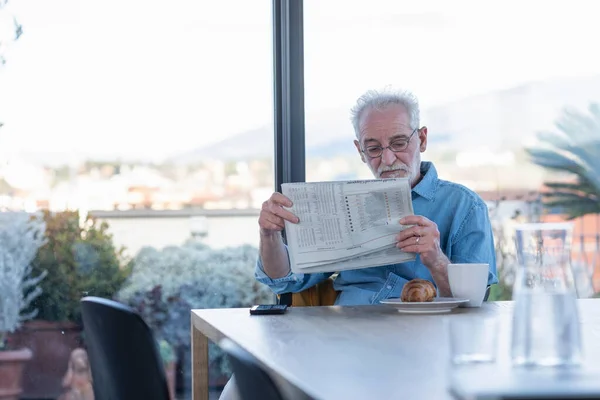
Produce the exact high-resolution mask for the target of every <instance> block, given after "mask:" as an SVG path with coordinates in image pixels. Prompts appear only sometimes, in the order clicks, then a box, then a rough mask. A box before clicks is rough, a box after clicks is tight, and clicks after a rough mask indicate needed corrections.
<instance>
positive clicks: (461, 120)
mask: <svg viewBox="0 0 600 400" xmlns="http://www.w3.org/2000/svg"><path fill="white" fill-rule="evenodd" d="M590 102H599V103H600V75H596V76H592V77H578V78H557V79H552V80H546V81H539V82H531V83H528V84H525V85H520V86H517V87H513V88H510V89H506V90H499V91H494V92H489V93H485V94H481V95H476V96H471V97H467V98H464V99H460V100H456V101H453V102H450V103H446V104H442V105H439V106H435V107H430V108H426V109H423V110H422V111H421V124H422V125H426V126H427V127H428V128H429V145H430V146H429V149H430V150H432V149H433V150H439V148H440V147H441V146H442V145H443V150H444V151H478V150H479V149H482V148H484V149H488V150H489V151H492V152H501V151H506V150H516V149H520V148H522V147H523V145H524V144H525V143H527V142H528V141H530V140H532V138H533V137H534V135H535V133H536V132H538V131H540V130H549V129H553V126H554V121H555V120H556V118H558V117H559V116H560V114H561V112H562V110H563V109H564V108H565V107H569V108H576V109H579V110H582V111H585V110H586V109H587V107H588V105H589V103H590ZM349 118H350V114H349V110H347V109H341V108H337V109H329V110H322V111H319V112H309V113H307V115H306V127H305V130H306V153H307V156H308V157H333V156H340V155H353V154H355V153H354V152H355V151H356V150H355V148H354V145H353V143H352V141H353V139H354V131H353V129H352V124H351V123H350V119H349ZM438 145H439V147H438ZM433 146H435V147H433ZM273 148H274V145H273V130H272V127H271V126H270V125H269V126H265V127H263V128H259V129H254V130H250V131H245V132H241V133H239V134H237V135H234V136H231V137H229V138H227V139H225V140H223V141H221V142H218V143H216V144H211V145H209V146H205V147H202V148H198V149H195V150H192V151H189V152H185V153H182V154H179V155H177V156H176V157H173V158H172V159H171V161H173V162H176V163H183V164H187V163H196V162H200V161H202V160H207V159H220V160H240V159H252V158H258V157H271V156H272V154H273Z"/></svg>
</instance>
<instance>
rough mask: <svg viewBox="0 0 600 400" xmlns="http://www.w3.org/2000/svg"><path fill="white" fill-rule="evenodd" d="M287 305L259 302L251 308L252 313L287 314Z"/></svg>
mask: <svg viewBox="0 0 600 400" xmlns="http://www.w3.org/2000/svg"><path fill="white" fill-rule="evenodd" d="M287 307H288V306H287V305H285V304H259V305H256V306H252V308H250V315H273V314H285V312H286V311H287Z"/></svg>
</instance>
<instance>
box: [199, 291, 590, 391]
mask: <svg viewBox="0 0 600 400" xmlns="http://www.w3.org/2000/svg"><path fill="white" fill-rule="evenodd" d="M512 306H513V303H512V302H496V303H485V304H484V306H483V307H481V308H479V309H466V308H461V309H456V310H454V311H453V312H452V313H450V314H434V315H411V314H401V313H398V312H397V311H396V310H394V309H393V308H389V307H387V306H382V305H374V306H356V307H339V306H333V307H298V308H291V309H288V312H287V313H286V314H284V315H265V316H251V315H249V312H248V309H247V308H244V309H207V310H192V314H193V315H192V320H193V323H194V326H195V327H196V328H197V329H199V330H200V331H201V332H202V333H204V334H205V335H206V336H207V337H208V338H209V339H210V340H212V341H214V342H218V341H219V340H220V339H221V338H223V337H227V338H229V339H231V340H233V341H234V342H236V343H237V344H238V345H240V346H242V347H243V348H245V349H246V350H247V351H249V352H250V353H251V354H252V355H254V356H255V357H256V358H257V359H258V360H259V361H260V362H261V363H262V364H263V365H264V366H265V367H266V368H267V370H269V371H270V372H271V373H273V374H278V375H279V376H280V377H281V378H283V379H285V380H286V381H288V382H291V383H292V384H293V385H295V386H296V387H298V388H300V389H302V390H303V391H304V392H305V393H306V394H308V395H310V396H312V397H314V398H317V399H324V400H330V399H331V400H338V399H394V398H403V399H450V398H452V396H451V395H450V393H449V392H448V382H449V376H450V373H451V370H452V369H451V368H450V365H449V363H448V334H447V333H446V331H445V329H444V319H445V318H454V317H458V316H462V317H464V316H465V315H468V316H472V317H474V318H475V317H480V316H482V315H486V314H487V315H498V316H499V317H500V319H501V323H500V326H501V328H500V335H499V337H500V339H499V358H498V361H497V363H496V364H497V365H498V368H504V367H506V366H507V365H509V358H508V357H509V353H510V351H509V348H510V347H509V346H510V326H511V315H512ZM578 306H579V312H580V319H581V323H582V336H583V343H584V352H585V357H586V358H585V360H586V361H585V368H588V367H590V368H591V367H593V364H600V361H598V360H600V300H596V299H594V300H579V301H578ZM491 375H492V376H490V377H489V379H494V377H493V374H491Z"/></svg>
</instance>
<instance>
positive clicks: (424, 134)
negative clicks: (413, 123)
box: [417, 126, 427, 153]
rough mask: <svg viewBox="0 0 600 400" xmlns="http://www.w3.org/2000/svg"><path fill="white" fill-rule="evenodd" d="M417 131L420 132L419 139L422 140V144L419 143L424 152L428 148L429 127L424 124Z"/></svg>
mask: <svg viewBox="0 0 600 400" xmlns="http://www.w3.org/2000/svg"><path fill="white" fill-rule="evenodd" d="M417 132H418V133H419V139H420V141H421V144H420V145H419V150H420V151H421V153H423V152H424V151H425V150H427V127H426V126H424V127H422V128H421V129H419V130H418V131H417Z"/></svg>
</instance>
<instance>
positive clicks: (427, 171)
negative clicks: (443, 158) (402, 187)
mask: <svg viewBox="0 0 600 400" xmlns="http://www.w3.org/2000/svg"><path fill="white" fill-rule="evenodd" d="M421 175H422V178H421V181H420V182H419V183H417V185H416V186H415V187H414V188H413V189H412V191H413V192H414V193H416V194H418V195H419V196H421V197H423V198H425V199H427V200H433V198H434V196H435V191H436V189H437V186H438V174H437V171H436V170H435V167H434V166H433V163H431V162H429V161H422V162H421Z"/></svg>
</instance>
